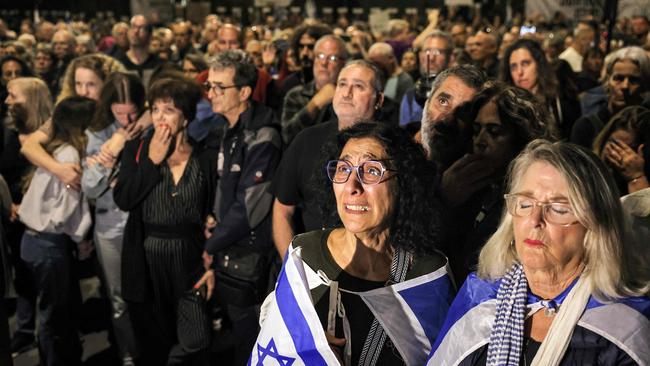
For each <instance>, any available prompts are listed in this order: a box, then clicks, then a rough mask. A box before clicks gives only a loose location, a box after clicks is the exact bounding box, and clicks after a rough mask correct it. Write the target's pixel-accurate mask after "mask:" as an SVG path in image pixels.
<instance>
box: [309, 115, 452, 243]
mask: <svg viewBox="0 0 650 366" xmlns="http://www.w3.org/2000/svg"><path fill="white" fill-rule="evenodd" d="M361 138H371V139H374V140H376V141H378V142H379V143H380V144H381V145H382V147H383V148H384V150H385V151H386V155H387V156H388V160H387V162H386V163H387V165H388V168H389V169H391V170H394V171H396V172H397V174H396V175H395V179H396V181H397V184H396V189H394V190H391V193H392V194H394V195H396V197H395V198H396V199H395V207H394V210H393V213H392V217H391V218H390V220H389V221H388V222H389V234H388V241H387V243H388V244H390V245H391V246H392V247H393V248H398V247H400V248H404V249H406V250H407V251H410V252H412V253H414V254H417V255H424V254H430V253H432V252H433V251H435V250H436V249H438V248H440V247H441V244H442V242H443V239H444V238H443V237H444V235H443V227H442V220H441V213H440V211H439V209H440V207H442V206H441V203H440V201H439V199H438V198H437V196H436V195H435V193H434V192H436V191H437V190H436V184H437V172H436V169H435V167H434V165H433V164H431V163H430V162H428V161H427V160H426V158H425V153H424V149H423V148H422V146H421V145H419V144H417V143H415V142H414V141H413V139H412V138H411V136H410V134H409V133H408V132H406V131H405V130H403V129H401V128H399V127H396V126H391V125H387V124H383V123H379V122H374V121H368V122H359V123H357V124H355V125H354V126H352V127H350V128H347V129H345V130H343V131H341V132H339V134H338V135H337V137H336V139H335V140H334V141H331V142H330V143H328V144H326V145H325V146H324V147H323V150H322V152H321V157H322V160H321V161H323V164H321V165H320V166H321V167H322V168H321V170H320V171H319V172H318V173H319V174H315V175H314V178H313V181H314V182H313V183H314V184H315V187H316V188H315V190H316V197H317V199H318V202H319V204H320V209H321V213H322V215H323V223H324V224H325V226H326V227H336V226H341V225H342V223H341V221H340V218H339V216H338V214H337V211H336V198H335V196H334V192H333V189H332V184H333V183H332V182H331V181H330V180H329V178H328V177H327V174H326V172H325V169H324V166H325V162H327V161H329V160H336V159H339V156H340V153H341V151H342V150H343V148H344V146H345V145H346V144H347V143H348V141H349V140H351V139H361Z"/></svg>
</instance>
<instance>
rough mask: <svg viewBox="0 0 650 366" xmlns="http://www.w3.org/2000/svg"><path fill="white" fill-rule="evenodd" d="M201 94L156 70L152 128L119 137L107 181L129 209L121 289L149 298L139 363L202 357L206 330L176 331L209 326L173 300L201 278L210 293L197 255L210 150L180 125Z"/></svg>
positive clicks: (211, 170) (128, 295)
mask: <svg viewBox="0 0 650 366" xmlns="http://www.w3.org/2000/svg"><path fill="white" fill-rule="evenodd" d="M200 98H201V88H200V86H199V85H198V84H197V83H195V82H193V81H190V80H184V79H171V78H163V79H160V80H158V81H156V82H155V83H154V84H153V85H152V87H151V89H150V90H149V104H150V106H151V114H152V119H153V126H154V131H153V134H150V135H149V136H146V137H145V138H143V139H134V140H132V141H129V142H127V143H126V146H125V148H124V151H123V153H122V159H121V162H120V164H121V165H120V171H119V175H118V177H117V183H116V185H115V187H114V189H113V197H114V198H115V203H116V204H117V206H118V207H119V208H120V209H121V210H123V211H128V212H129V218H128V220H127V223H126V228H125V233H124V242H123V247H122V258H123V261H122V297H123V298H124V299H125V300H127V301H131V302H134V303H140V304H145V303H147V302H149V301H150V302H151V303H152V305H153V307H152V309H151V315H152V317H153V321H152V322H149V324H146V327H147V328H149V329H148V331H149V332H150V333H148V335H147V337H146V338H142V339H141V341H142V343H143V345H142V347H143V356H142V357H143V362H144V363H145V364H161V363H166V364H174V363H177V362H178V363H187V362H195V363H194V364H197V365H207V362H208V356H209V353H208V352H207V346H208V345H209V334H208V336H206V337H205V339H201V340H199V343H193V342H190V343H191V344H188V339H187V338H184V336H185V335H187V332H185V333H183V334H180V333H179V331H177V329H186V330H187V329H189V332H190V333H192V332H196V331H199V330H205V329H206V327H208V326H209V324H208V323H207V322H208V319H207V318H206V317H203V316H202V314H203V311H202V310H205V309H197V311H198V313H193V315H196V317H194V316H193V315H190V317H189V320H188V319H187V318H183V319H181V316H180V315H179V314H180V309H181V308H182V307H181V306H180V305H179V304H180V303H181V301H182V300H181V299H182V298H184V297H185V296H187V294H188V292H190V291H191V290H192V289H193V288H198V287H199V286H200V285H202V284H204V283H205V284H206V285H207V293H206V297H207V298H209V297H210V296H211V294H212V287H213V285H214V274H213V272H212V270H210V269H207V268H204V267H203V260H202V257H201V255H202V253H203V244H204V240H205V239H204V237H203V223H204V222H205V220H206V218H207V215H208V214H209V213H210V212H211V211H212V203H213V202H214V188H215V186H216V165H217V153H216V151H213V150H206V149H202V148H201V147H200V146H198V145H196V144H193V143H192V142H191V141H190V139H189V138H188V136H187V133H186V129H187V125H188V123H189V122H190V121H192V120H193V119H194V117H195V114H196V104H197V103H198V101H199V99H200ZM199 301H200V300H199ZM203 315H205V314H203ZM181 321H185V323H182V326H181V323H178V322H181ZM177 323H178V324H177ZM205 342H207V344H205Z"/></svg>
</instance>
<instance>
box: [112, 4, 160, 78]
mask: <svg viewBox="0 0 650 366" xmlns="http://www.w3.org/2000/svg"><path fill="white" fill-rule="evenodd" d="M129 23H130V24H129V29H128V31H127V36H128V38H129V49H128V50H127V51H126V52H125V53H122V54H120V55H117V56H116V57H115V58H116V59H117V60H118V61H120V62H121V63H122V64H123V65H124V67H126V69H127V70H131V71H135V72H137V73H138V76H139V77H140V80H142V83H143V84H144V85H145V86H147V85H149V80H151V75H152V74H153V71H154V70H155V69H156V68H157V67H158V66H160V65H162V64H163V63H164V61H163V60H161V59H160V58H159V57H158V55H155V54H151V53H149V42H150V41H151V25H150V24H149V20H148V19H147V18H146V17H145V16H144V15H141V14H137V15H134V16H133V17H132V18H131V21H130V22H129Z"/></svg>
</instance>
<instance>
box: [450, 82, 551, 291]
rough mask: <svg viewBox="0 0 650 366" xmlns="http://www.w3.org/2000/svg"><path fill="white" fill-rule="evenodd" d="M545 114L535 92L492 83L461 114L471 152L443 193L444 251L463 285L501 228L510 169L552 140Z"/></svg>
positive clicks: (460, 161)
mask: <svg viewBox="0 0 650 366" xmlns="http://www.w3.org/2000/svg"><path fill="white" fill-rule="evenodd" d="M545 112H546V111H545V109H544V107H543V106H542V105H541V104H540V103H539V102H537V100H536V98H535V97H534V96H533V95H532V94H531V93H529V92H528V91H526V90H523V89H520V88H516V87H513V86H509V85H506V84H504V83H501V82H495V83H488V84H487V85H486V86H485V87H484V89H483V90H481V91H480V92H479V93H478V94H477V95H476V96H474V99H473V100H472V101H471V102H469V103H467V104H465V105H463V106H461V107H459V109H458V110H457V111H456V117H457V118H458V119H459V121H460V123H463V124H467V125H469V126H471V130H472V152H471V153H470V154H466V155H465V156H463V157H461V158H460V159H458V160H457V161H456V162H455V163H454V164H452V165H451V167H450V168H449V169H447V171H445V173H444V174H443V177H442V186H441V192H442V196H443V198H444V199H445V200H446V202H447V203H448V205H447V206H448V208H449V210H448V211H447V214H446V215H445V220H446V222H447V227H448V228H449V233H450V240H448V241H447V243H448V244H449V247H446V248H444V249H443V251H445V254H447V256H448V257H449V263H450V265H451V268H452V273H453V275H454V278H455V279H456V283H458V284H459V285H460V284H462V283H463V282H464V281H465V277H467V275H468V274H469V272H471V271H472V270H474V269H475V268H476V263H477V261H478V253H479V251H480V249H481V246H482V245H483V243H485V241H486V240H487V239H488V238H489V237H490V235H492V233H493V232H494V230H495V229H496V227H497V226H498V223H499V218H500V214H501V207H502V200H501V196H502V195H503V193H504V191H503V189H504V186H503V183H504V177H505V174H506V170H507V167H508V164H510V162H511V161H512V159H514V157H515V156H517V154H518V153H519V152H520V151H521V150H523V148H524V147H525V146H526V144H528V143H529V142H530V141H532V140H534V139H536V138H540V137H545V136H548V137H552V136H553V132H554V130H553V126H552V125H549V124H548V121H547V119H548V117H547V114H546V113H545ZM467 172H469V173H467ZM449 197H460V199H458V198H453V199H449ZM451 202H461V204H459V205H453V204H451Z"/></svg>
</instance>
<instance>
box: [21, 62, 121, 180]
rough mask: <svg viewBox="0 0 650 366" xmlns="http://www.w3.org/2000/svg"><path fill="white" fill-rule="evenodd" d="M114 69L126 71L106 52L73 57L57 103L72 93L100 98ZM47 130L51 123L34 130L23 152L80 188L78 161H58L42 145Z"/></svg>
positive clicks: (39, 165)
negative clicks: (104, 53)
mask: <svg viewBox="0 0 650 366" xmlns="http://www.w3.org/2000/svg"><path fill="white" fill-rule="evenodd" d="M114 71H122V72H124V71H126V70H125V68H124V66H123V65H122V64H121V63H120V62H118V61H116V60H115V59H113V58H111V57H109V56H106V55H103V54H99V53H95V54H91V55H86V56H82V57H79V58H76V59H74V60H72V61H71V62H70V64H69V65H68V68H67V69H66V72H65V75H64V76H63V86H62V88H61V93H59V95H58V97H57V98H56V100H57V103H59V102H60V101H61V100H63V99H66V98H68V97H71V96H81V97H86V98H90V99H93V100H95V101H98V100H99V94H100V92H101V90H102V87H103V86H104V81H105V80H106V78H107V77H108V75H109V74H110V73H111V72H114ZM48 133H49V124H45V125H44V126H43V127H41V128H40V129H39V130H37V131H35V132H34V133H32V134H31V135H30V136H29V137H28V138H27V139H26V140H25V142H24V144H23V147H22V149H21V153H23V155H25V157H26V158H27V159H28V160H29V161H30V162H32V164H34V165H36V166H38V167H42V168H44V169H45V170H47V171H49V172H51V173H52V174H54V175H55V176H56V177H57V178H59V180H60V181H62V182H63V183H64V184H66V186H70V187H71V188H74V189H76V190H79V188H80V179H81V178H80V177H81V167H80V166H79V164H72V163H61V162H58V161H56V160H55V159H54V158H52V156H50V155H49V154H47V152H46V151H45V149H43V146H42V145H43V144H44V143H45V142H46V141H47V136H48Z"/></svg>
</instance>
